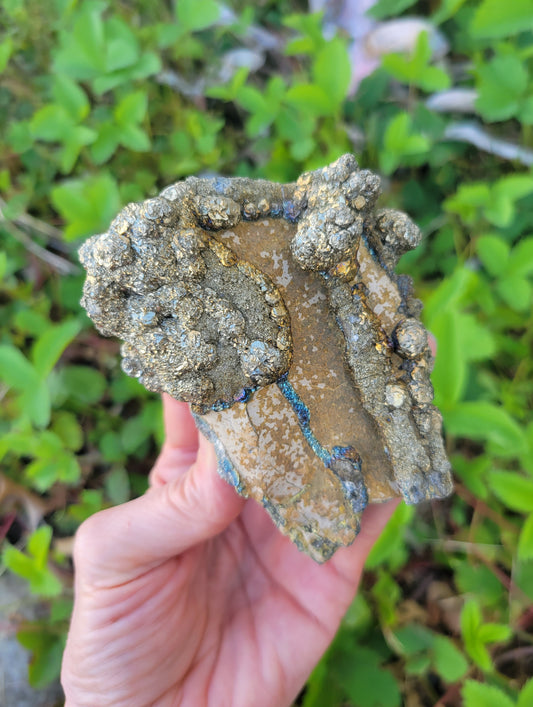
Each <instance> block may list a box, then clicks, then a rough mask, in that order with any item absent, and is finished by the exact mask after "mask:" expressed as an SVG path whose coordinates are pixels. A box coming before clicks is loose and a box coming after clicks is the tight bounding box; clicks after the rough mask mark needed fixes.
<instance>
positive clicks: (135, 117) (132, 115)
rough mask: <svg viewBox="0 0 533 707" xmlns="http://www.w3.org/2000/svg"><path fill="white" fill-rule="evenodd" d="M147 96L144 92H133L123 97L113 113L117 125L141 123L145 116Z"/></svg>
mask: <svg viewBox="0 0 533 707" xmlns="http://www.w3.org/2000/svg"><path fill="white" fill-rule="evenodd" d="M147 107H148V95H147V93H146V91H134V92H133V93H129V94H128V95H127V96H125V97H124V98H123V99H122V100H121V101H120V103H119V104H118V105H117V106H116V108H115V110H114V111H113V115H114V117H115V120H116V122H117V124H118V125H120V126H127V125H131V124H132V123H141V122H142V121H143V120H144V118H145V116H146V109H147Z"/></svg>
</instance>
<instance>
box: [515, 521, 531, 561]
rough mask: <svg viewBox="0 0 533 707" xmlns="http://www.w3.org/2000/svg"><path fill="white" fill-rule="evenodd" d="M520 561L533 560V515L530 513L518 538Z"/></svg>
mask: <svg viewBox="0 0 533 707" xmlns="http://www.w3.org/2000/svg"><path fill="white" fill-rule="evenodd" d="M518 559H519V560H533V513H530V514H529V516H528V518H527V520H526V522H525V523H524V525H523V526H522V530H521V531H520V537H519V538H518Z"/></svg>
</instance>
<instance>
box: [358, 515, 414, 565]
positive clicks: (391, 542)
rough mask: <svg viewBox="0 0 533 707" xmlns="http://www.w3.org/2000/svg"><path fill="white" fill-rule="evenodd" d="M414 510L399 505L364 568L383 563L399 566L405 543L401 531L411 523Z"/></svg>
mask: <svg viewBox="0 0 533 707" xmlns="http://www.w3.org/2000/svg"><path fill="white" fill-rule="evenodd" d="M413 515H414V508H413V507H412V506H407V505H405V504H404V503H402V504H400V505H399V506H398V508H396V510H395V511H394V513H393V514H392V516H391V518H390V520H389V522H388V523H387V525H386V526H385V529H384V531H383V532H382V533H381V535H380V536H379V538H378V539H377V541H376V543H375V544H374V546H373V547H372V550H371V551H370V553H369V555H368V557H367V560H366V563H365V567H368V568H373V567H380V566H382V565H383V563H384V562H387V561H388V562H391V563H396V564H400V563H401V562H402V557H404V556H405V553H406V549H405V541H404V538H403V529H404V528H405V527H406V526H407V524H408V523H409V522H410V521H411V519H412V518H413Z"/></svg>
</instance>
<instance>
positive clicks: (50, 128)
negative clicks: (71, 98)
mask: <svg viewBox="0 0 533 707" xmlns="http://www.w3.org/2000/svg"><path fill="white" fill-rule="evenodd" d="M73 127H74V121H73V120H72V118H71V116H70V115H69V114H68V113H67V111H66V110H65V109H64V108H63V106H58V105H56V104H55V103H52V104H49V105H47V106H44V108H41V109H40V110H38V111H37V112H36V113H35V115H34V116H33V118H32V119H31V122H30V129H31V132H32V134H33V136H34V137H36V138H38V139H40V140H48V141H50V142H63V141H64V139H65V136H66V135H68V134H69V133H70V131H71V130H72V128H73Z"/></svg>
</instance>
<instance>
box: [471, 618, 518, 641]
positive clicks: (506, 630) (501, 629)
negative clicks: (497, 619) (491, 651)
mask: <svg viewBox="0 0 533 707" xmlns="http://www.w3.org/2000/svg"><path fill="white" fill-rule="evenodd" d="M511 635H512V630H511V628H510V626H507V625H506V624H495V623H491V622H486V623H483V624H482V625H481V626H480V627H479V630H478V637H479V639H480V641H482V642H483V643H501V642H503V641H507V640H509V638H510V637H511Z"/></svg>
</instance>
